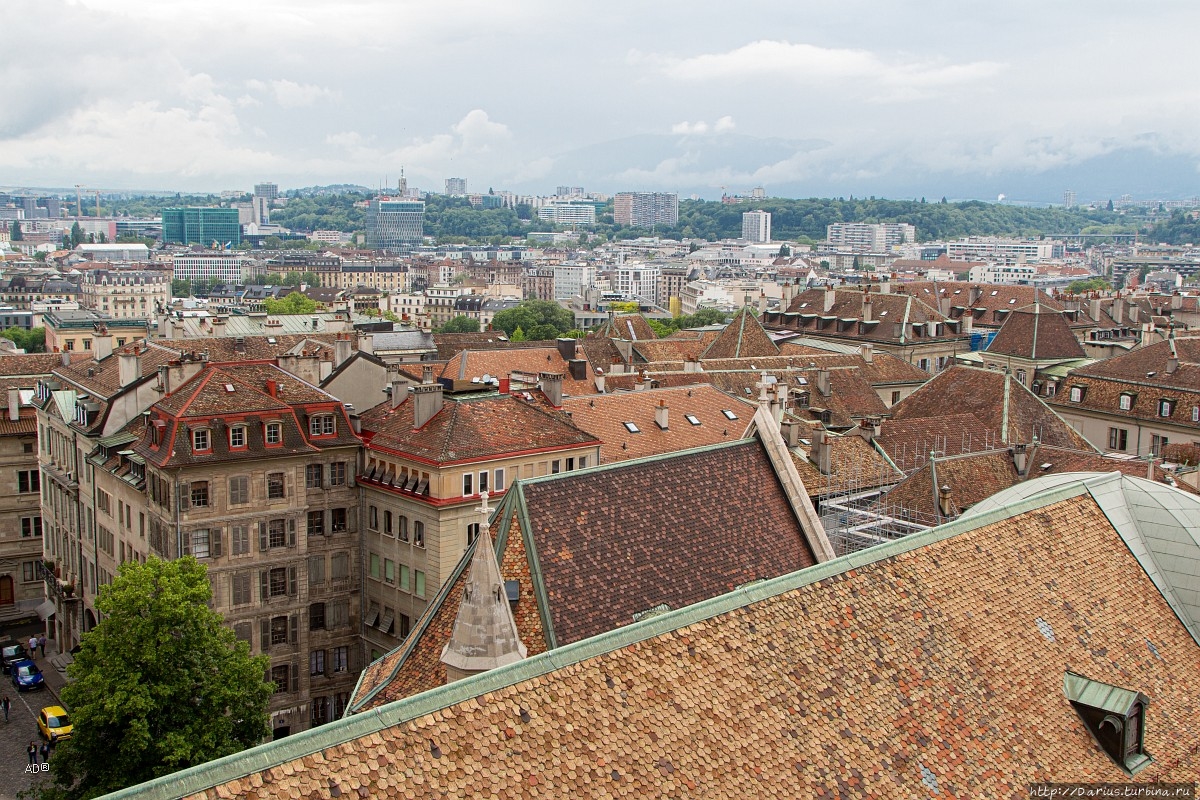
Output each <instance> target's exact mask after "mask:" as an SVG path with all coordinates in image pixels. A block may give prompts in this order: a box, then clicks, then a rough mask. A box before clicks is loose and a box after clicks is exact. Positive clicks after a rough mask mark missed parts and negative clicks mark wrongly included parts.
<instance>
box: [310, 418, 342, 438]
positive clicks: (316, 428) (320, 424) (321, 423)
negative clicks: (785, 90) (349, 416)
mask: <svg viewBox="0 0 1200 800" xmlns="http://www.w3.org/2000/svg"><path fill="white" fill-rule="evenodd" d="M336 432H337V427H336V426H335V425H334V422H333V414H319V415H317V416H315V417H310V418H309V420H308V433H309V435H310V436H333V434H334V433H336Z"/></svg>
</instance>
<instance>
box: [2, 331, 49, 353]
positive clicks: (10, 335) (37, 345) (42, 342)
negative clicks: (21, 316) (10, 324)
mask: <svg viewBox="0 0 1200 800" xmlns="http://www.w3.org/2000/svg"><path fill="white" fill-rule="evenodd" d="M0 338H4V339H8V340H9V341H10V342H12V343H13V344H15V345H16V346H17V347H19V348H21V349H23V350H24V351H25V352H26V353H44V352H46V329H45V328H33V329H31V330H25V329H24V328H8V329H7V330H4V331H2V332H0Z"/></svg>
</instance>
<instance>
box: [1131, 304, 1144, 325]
mask: <svg viewBox="0 0 1200 800" xmlns="http://www.w3.org/2000/svg"><path fill="white" fill-rule="evenodd" d="M1141 310H1142V309H1141V307H1140V306H1139V305H1138V304H1137V303H1130V304H1129V322H1130V323H1131V324H1134V325H1136V324H1137V321H1138V312H1140V311H1141Z"/></svg>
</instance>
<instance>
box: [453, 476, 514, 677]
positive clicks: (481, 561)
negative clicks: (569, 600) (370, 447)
mask: <svg viewBox="0 0 1200 800" xmlns="http://www.w3.org/2000/svg"><path fill="white" fill-rule="evenodd" d="M480 498H481V500H482V503H481V505H480V508H479V514H480V516H481V517H482V519H481V520H480V523H479V538H478V539H477V540H476V541H475V552H474V554H473V555H472V556H471V566H470V572H469V573H468V574H467V580H466V584H465V585H464V586H463V594H462V602H461V603H460V605H459V607H458V616H457V617H456V618H455V620H454V629H453V631H452V632H451V634H450V641H449V642H448V643H447V644H446V646H445V647H444V648H442V663H443V664H445V665H446V682H447V683H450V682H452V681H456V680H459V679H461V678H465V677H468V676H470V675H475V674H477V673H480V672H486V671H487V670H489V669H495V668H496V667H502V666H504V665H505V664H511V663H513V662H514V661H520V660H521V659H523V658H525V654H526V649H525V645H524V644H523V643H522V642H521V637H520V635H519V634H518V633H517V623H516V620H514V619H513V615H512V609H511V608H510V607H509V605H508V596H507V595H506V593H505V591H504V579H503V578H502V577H501V576H500V565H499V564H498V563H497V562H496V550H495V547H494V546H493V545H492V536H491V532H490V530H489V526H488V517H489V516H490V514H491V509H490V508H488V494H487V492H483V493H482V494H481V495H480Z"/></svg>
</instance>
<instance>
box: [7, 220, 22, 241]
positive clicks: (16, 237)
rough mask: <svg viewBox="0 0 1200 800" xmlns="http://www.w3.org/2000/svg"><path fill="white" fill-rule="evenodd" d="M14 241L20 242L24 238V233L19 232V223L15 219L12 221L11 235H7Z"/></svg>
mask: <svg viewBox="0 0 1200 800" xmlns="http://www.w3.org/2000/svg"><path fill="white" fill-rule="evenodd" d="M9 238H10V239H11V240H12V241H14V242H22V241H24V240H25V234H24V233H22V232H21V223H20V222H17V221H16V220H15V219H14V220H13V222H12V236H10V237H9Z"/></svg>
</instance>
